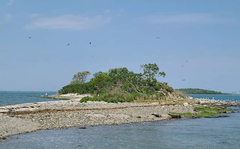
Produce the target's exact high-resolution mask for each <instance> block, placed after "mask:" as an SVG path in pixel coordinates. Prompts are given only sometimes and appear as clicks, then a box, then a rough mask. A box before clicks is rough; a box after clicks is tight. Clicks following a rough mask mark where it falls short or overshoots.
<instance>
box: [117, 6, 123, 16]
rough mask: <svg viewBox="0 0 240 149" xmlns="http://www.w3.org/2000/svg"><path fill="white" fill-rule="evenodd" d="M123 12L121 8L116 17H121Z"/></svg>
mask: <svg viewBox="0 0 240 149" xmlns="http://www.w3.org/2000/svg"><path fill="white" fill-rule="evenodd" d="M123 12H124V9H123V8H121V9H120V10H119V12H118V16H121V15H122V13H123Z"/></svg>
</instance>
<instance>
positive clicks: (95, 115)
mask: <svg viewBox="0 0 240 149" xmlns="http://www.w3.org/2000/svg"><path fill="white" fill-rule="evenodd" d="M85 116H89V117H102V118H103V117H106V116H105V115H102V114H85Z"/></svg>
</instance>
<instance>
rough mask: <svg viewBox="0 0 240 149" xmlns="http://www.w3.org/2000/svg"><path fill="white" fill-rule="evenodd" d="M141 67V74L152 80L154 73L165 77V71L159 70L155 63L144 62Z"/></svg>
mask: <svg viewBox="0 0 240 149" xmlns="http://www.w3.org/2000/svg"><path fill="white" fill-rule="evenodd" d="M140 67H141V68H143V75H144V76H145V77H146V78H147V79H151V80H153V79H154V77H155V76H156V75H159V76H162V77H165V76H166V73H165V72H159V67H158V66H157V64H156V63H154V64H150V63H149V64H144V65H141V66H140Z"/></svg>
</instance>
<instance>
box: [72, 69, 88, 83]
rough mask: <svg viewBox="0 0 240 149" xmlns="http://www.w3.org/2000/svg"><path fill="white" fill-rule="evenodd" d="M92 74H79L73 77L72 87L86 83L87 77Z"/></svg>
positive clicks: (84, 72) (86, 72) (85, 72)
mask: <svg viewBox="0 0 240 149" xmlns="http://www.w3.org/2000/svg"><path fill="white" fill-rule="evenodd" d="M90 74H91V73H90V72H89V71H83V72H78V73H77V74H75V75H73V78H72V82H71V83H70V85H74V84H83V83H85V81H86V80H87V76H88V75H90Z"/></svg>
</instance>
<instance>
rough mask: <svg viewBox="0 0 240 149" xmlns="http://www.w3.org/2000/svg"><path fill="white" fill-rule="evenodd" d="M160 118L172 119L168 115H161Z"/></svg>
mask: <svg viewBox="0 0 240 149" xmlns="http://www.w3.org/2000/svg"><path fill="white" fill-rule="evenodd" d="M161 117H162V118H164V119H172V117H171V116H170V115H168V114H162V115H161Z"/></svg>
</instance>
